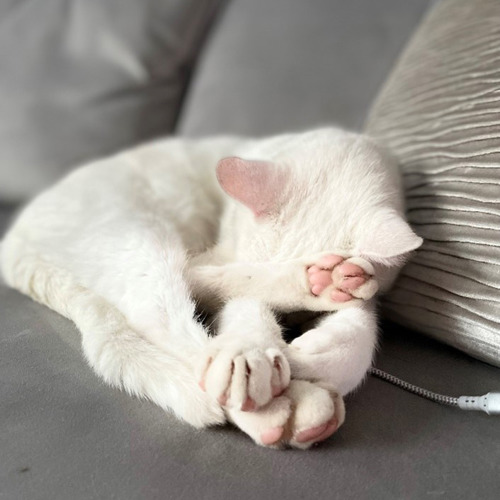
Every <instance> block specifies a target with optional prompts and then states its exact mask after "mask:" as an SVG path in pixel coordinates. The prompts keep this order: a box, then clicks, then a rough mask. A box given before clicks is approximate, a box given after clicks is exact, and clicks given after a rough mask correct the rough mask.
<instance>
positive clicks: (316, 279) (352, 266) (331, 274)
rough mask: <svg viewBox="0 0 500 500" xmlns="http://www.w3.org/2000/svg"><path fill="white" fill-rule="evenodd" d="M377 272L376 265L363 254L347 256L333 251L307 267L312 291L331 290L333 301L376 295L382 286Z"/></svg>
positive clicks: (315, 293) (317, 294) (318, 293)
mask: <svg viewBox="0 0 500 500" xmlns="http://www.w3.org/2000/svg"><path fill="white" fill-rule="evenodd" d="M373 274H374V269H373V267H372V265H371V264H370V263H369V262H367V261H366V260H364V259H362V258H360V257H353V258H349V259H344V258H343V257H340V256H339V255H333V254H332V255H326V256H324V257H322V258H320V259H319V260H318V261H317V262H316V263H315V264H313V265H311V266H309V267H308V268H307V276H308V281H309V290H310V292H311V293H312V294H313V295H316V296H319V295H322V294H323V293H328V295H329V297H330V299H331V300H332V301H333V302H348V301H350V300H352V299H353V298H360V299H364V300H367V299H369V298H371V297H373V295H375V293H376V291H377V290H378V285H377V283H376V281H375V279H374V278H373Z"/></svg>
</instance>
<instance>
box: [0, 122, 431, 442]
mask: <svg viewBox="0 0 500 500" xmlns="http://www.w3.org/2000/svg"><path fill="white" fill-rule="evenodd" d="M242 158H244V159H242ZM216 166H217V168H216ZM228 195H229V196H228ZM420 244H421V239H420V238H419V237H417V236H416V235H415V234H414V233H413V232H412V231H411V229H410V228H409V226H408V225H407V223H406V222H405V221H404V219H403V204H402V196H401V189H400V184H399V175H398V172H397V169H396V167H395V166H394V164H393V163H391V162H390V161H389V159H388V158H387V157H386V156H385V155H384V154H383V153H382V152H381V150H380V149H379V148H378V147H377V146H376V144H375V143H374V142H373V141H372V140H370V139H369V138H367V137H364V136H360V135H357V134H352V133H347V132H344V131H341V130H339V129H333V128H330V129H321V130H315V131H311V132H307V133H304V134H290V135H282V136H277V137H272V138H269V139H263V140H244V139H239V138H215V139H207V140H196V141H195V140H184V139H182V140H181V139H168V140H164V141H159V142H156V143H152V144H148V145H145V146H142V147H139V148H136V149H133V150H130V151H126V152H124V153H121V154H118V155H116V156H113V157H111V158H108V159H104V160H101V161H96V162H94V163H92V164H90V165H87V166H84V167H82V168H80V169H78V170H76V171H74V172H73V173H71V174H70V175H68V176H67V177H66V178H65V179H63V180H62V181H60V182H59V183H58V184H57V185H56V186H55V187H53V188H52V189H50V190H48V191H46V192H44V193H42V194H41V195H40V196H38V197H37V198H36V199H35V200H34V201H33V202H32V203H31V204H30V205H29V206H28V207H27V208H25V210H24V211H23V212H22V213H21V215H20V217H19V218H18V219H17V221H16V222H15V224H14V225H13V227H12V228H11V229H10V231H9V232H8V233H7V235H6V236H5V238H4V241H3V244H2V254H1V269H2V272H3V275H4V277H5V279H6V281H7V283H8V284H9V285H11V286H12V287H14V288H17V289H18V290H20V291H22V292H24V293H26V294H28V295H30V296H31V297H33V298H34V299H35V300H38V301H39V302H42V303H43V304H46V305H48V306H49V307H51V308H52V309H54V310H56V311H57V312H59V313H60V314H63V315H64V316H66V317H68V318H70V319H72V320H73V321H74V322H75V323H76V325H77V326H78V328H79V329H80V331H81V333H82V339H83V340H82V343H83V350H84V353H85V356H86V358H87V360H88V362H89V363H90V365H91V366H92V367H93V368H94V370H95V371H96V372H97V373H98V374H99V375H100V376H101V377H103V378H104V380H106V381H107V382H108V383H110V384H112V385H115V386H119V387H122V388H124V389H125V390H126V391H128V392H129V393H131V394H135V395H138V396H141V397H145V398H148V399H150V400H152V401H154V402H155V403H156V404H158V405H159V406H161V407H162V408H164V409H171V410H173V411H174V412H175V414H176V415H177V416H178V417H180V418H182V419H184V420H185V421H187V422H189V423H190V424H192V425H194V426H196V427H203V426H207V425H214V424H221V423H223V422H225V421H226V419H229V420H231V421H232V422H233V423H234V424H235V425H236V426H238V427H239V428H241V429H242V430H243V431H244V432H246V433H247V434H248V435H250V436H251V437H252V438H253V439H254V440H255V441H256V442H257V443H259V444H262V445H267V446H280V445H290V446H294V447H299V448H307V447H308V446H310V445H311V444H312V443H314V442H318V441H321V440H324V439H326V438H327V437H328V436H330V435H331V434H332V433H333V432H334V431H335V430H336V429H337V428H338V427H339V426H340V425H341V424H342V422H343V420H344V407H343V402H342V397H341V395H344V394H346V393H348V392H349V391H352V390H353V389H354V388H355V387H357V386H358V385H359V384H360V382H361V381H362V380H363V378H364V376H365V374H366V371H367V369H368V368H369V367H370V364H371V362H372V356H373V352H374V349H375V345H376V330H377V322H376V315H375V310H374V309H375V307H374V300H375V299H372V297H373V295H374V294H375V292H376V291H377V288H379V289H380V290H381V291H384V290H386V289H387V288H388V287H389V286H390V285H391V283H392V282H393V280H394V279H395V277H396V274H397V272H398V270H399V269H400V267H401V266H402V264H403V262H404V260H405V258H406V257H407V256H408V254H409V252H411V251H412V250H414V249H416V248H417V247H419V246H420ZM370 299H371V300H370ZM195 301H197V302H198V303H199V304H200V305H201V306H203V307H204V308H205V309H209V310H219V314H218V320H217V336H215V337H211V336H209V335H208V333H207V331H206V328H205V327H204V326H202V324H201V323H200V322H198V321H197V313H196V310H195ZM297 310H312V311H330V313H329V314H326V315H323V316H322V317H321V318H320V319H319V320H318V321H317V324H316V325H315V327H314V328H313V329H311V330H309V331H307V332H306V333H304V334H303V335H302V336H301V337H299V338H297V339H296V340H295V341H293V342H292V344H291V345H287V344H286V343H285V342H284V341H283V340H282V338H281V328H280V326H279V325H278V323H277V321H276V318H275V314H274V313H275V312H276V311H282V312H291V311H297ZM335 311H337V312H335Z"/></svg>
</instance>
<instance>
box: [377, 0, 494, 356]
mask: <svg viewBox="0 0 500 500" xmlns="http://www.w3.org/2000/svg"><path fill="white" fill-rule="evenodd" d="M499 27H500V2H498V0H474V1H471V0H446V1H443V2H441V3H439V4H437V6H436V7H435V8H434V10H433V11H432V12H431V13H430V15H429V16H428V17H427V19H426V21H425V22H424V23H423V24H422V25H421V27H420V28H419V30H418V32H417V33H416V35H415V36H414V38H413V41H412V43H411V44H410V45H409V46H408V48H407V49H406V51H405V53H404V55H403V56H402V58H401V60H400V62H399V64H398V65H397V67H396V68H395V70H394V72H393V73H392V76H391V77H390V78H389V80H388V82H387V84H386V86H385V88H384V90H383V92H382V93H381V95H380V97H379V98H378V100H377V102H376V104H375V105H374V108H373V110H372V112H371V116H370V119H369V120H368V126H367V130H368V132H370V133H372V134H374V135H376V136H378V137H379V138H380V139H381V140H382V141H383V142H384V143H385V144H386V145H387V146H388V147H389V148H390V149H391V150H392V152H393V153H394V154H395V155H396V157H397V158H398V160H399V163H400V165H401V168H402V171H403V175H404V180H405V187H406V196H407V200H408V217H409V220H410V221H411V223H412V224H413V225H414V228H415V230H416V231H417V232H418V234H419V235H420V236H422V237H424V238H425V243H424V245H423V246H422V248H421V249H420V250H419V251H418V253H417V255H416V256H415V257H414V258H413V259H412V261H411V263H410V264H409V265H408V266H407V267H406V268H405V269H404V272H403V275H402V277H401V279H400V280H399V282H398V284H397V286H396V287H395V289H394V290H393V291H392V292H391V294H390V295H389V297H388V298H387V300H386V303H385V311H386V313H387V315H388V316H389V317H390V318H392V319H394V320H397V321H399V322H401V323H402V324H404V325H407V326H409V327H411V328H414V329H418V330H420V331H422V332H425V333H428V334H430V335H432V336H434V337H436V338H438V339H441V340H443V341H445V342H447V343H449V344H451V345H453V346H455V347H458V348H459V349H462V350H464V351H466V352H468V353H470V354H472V355H474V356H476V357H478V358H480V359H483V360H486V361H489V362H490V363H493V364H496V365H498V366H500V187H499V186H500V99H499V97H498V96H499V92H500V65H499V58H498V54H500V30H499Z"/></svg>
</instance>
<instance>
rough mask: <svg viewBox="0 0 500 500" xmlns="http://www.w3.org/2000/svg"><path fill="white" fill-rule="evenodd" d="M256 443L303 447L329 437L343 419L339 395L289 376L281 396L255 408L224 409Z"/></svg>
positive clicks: (305, 447) (328, 388) (342, 407)
mask: <svg viewBox="0 0 500 500" xmlns="http://www.w3.org/2000/svg"><path fill="white" fill-rule="evenodd" d="M227 414H228V417H229V419H230V420H231V421H232V422H233V423H234V424H235V425H236V426H237V427H239V428H240V429H241V430H242V431H243V432H245V433H246V434H248V435H249V436H250V437H251V438H252V439H253V440H254V441H255V442H256V443H257V444H260V445H262V446H270V447H275V448H277V447H286V446H289V447H293V448H300V449H307V448H309V447H310V446H311V445H313V444H315V443H319V442H320V441H324V440H325V439H327V438H329V437H330V436H331V435H332V434H333V433H334V432H335V431H336V430H337V429H338V428H339V427H340V426H341V425H342V424H343V422H344V419H345V409H344V402H343V400H342V397H341V396H340V395H339V394H338V393H337V392H335V391H334V390H333V389H332V388H330V387H328V386H326V385H322V384H320V383H313V382H307V381H305V380H292V381H291V382H290V385H289V387H288V389H287V390H286V391H285V392H284V393H283V395H282V396H280V397H278V398H275V399H273V400H272V401H271V402H270V403H269V404H268V405H267V406H265V407H263V408H261V409H260V410H258V411H256V412H251V413H249V412H242V411H237V410H228V411H227Z"/></svg>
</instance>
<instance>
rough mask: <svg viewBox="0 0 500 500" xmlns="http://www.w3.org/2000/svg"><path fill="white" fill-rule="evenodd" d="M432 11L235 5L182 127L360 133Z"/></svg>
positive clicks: (413, 4)
mask: <svg viewBox="0 0 500 500" xmlns="http://www.w3.org/2000/svg"><path fill="white" fill-rule="evenodd" d="M427 5H428V2H427V1H423V0H418V1H415V0H412V1H406V2H401V1H400V0H377V1H375V2H374V1H373V0H350V1H348V2H346V1H342V0H311V1H304V0H272V1H269V0H232V2H231V3H230V5H228V8H227V9H226V10H225V12H224V16H223V18H222V19H221V20H220V21H219V25H218V28H217V30H215V31H214V33H213V34H212V35H213V37H212V39H211V40H210V44H209V46H208V47H207V49H206V52H205V54H204V57H203V60H202V61H201V64H200V65H199V66H198V70H197V76H196V80H195V84H194V85H193V87H192V88H191V90H190V93H189V95H188V97H189V98H188V101H187V103H186V105H185V106H184V107H183V112H182V115H181V123H180V126H179V128H178V131H179V132H181V133H183V134H188V135H205V134H215V133H232V134H235V133H237V134H246V135H258V136H262V135H268V134H276V133H280V132H283V131H288V130H299V129H305V128H310V127H315V126H318V125H322V124H325V123H328V124H331V123H338V124H340V125H343V126H345V127H348V128H355V129H359V128H360V127H361V125H362V124H363V120H364V118H365V113H366V111H367V109H368V107H369V105H370V103H371V102H372V100H373V98H374V97H375V95H376V92H377V90H378V88H379V87H380V86H381V85H382V83H383V81H384V80H385V78H386V76H387V74H388V72H389V70H390V68H391V67H392V64H393V62H394V59H395V58H396V57H397V55H398V53H399V52H400V50H401V49H402V47H403V45H404V43H405V41H406V39H407V38H408V36H409V35H410V33H411V32H412V29H413V27H415V26H416V25H417V23H418V21H419V19H420V17H421V15H422V14H423V12H424V11H425V9H426V7H427Z"/></svg>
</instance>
